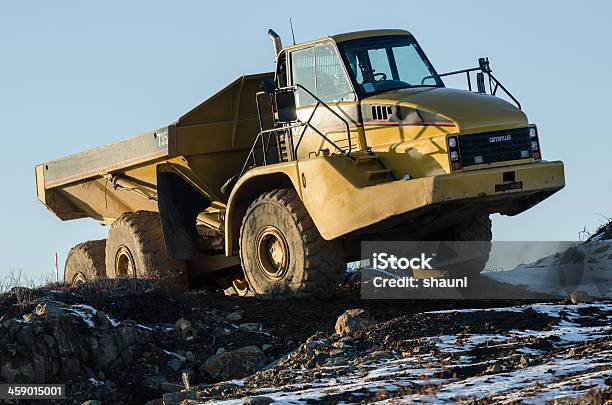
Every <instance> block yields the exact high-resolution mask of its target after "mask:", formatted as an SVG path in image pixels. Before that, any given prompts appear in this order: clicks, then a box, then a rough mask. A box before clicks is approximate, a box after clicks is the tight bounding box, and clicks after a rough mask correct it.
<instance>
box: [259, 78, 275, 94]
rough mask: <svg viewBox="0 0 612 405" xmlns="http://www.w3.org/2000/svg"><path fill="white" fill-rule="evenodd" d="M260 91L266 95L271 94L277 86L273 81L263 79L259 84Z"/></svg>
mask: <svg viewBox="0 0 612 405" xmlns="http://www.w3.org/2000/svg"><path fill="white" fill-rule="evenodd" d="M260 86H261V89H262V90H263V91H264V92H266V93H267V94H272V93H274V91H276V89H277V88H278V85H277V84H276V82H275V81H274V80H273V79H269V78H268V79H265V80H263V81H262V82H261V84H260Z"/></svg>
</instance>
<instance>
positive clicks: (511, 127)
mask: <svg viewBox="0 0 612 405" xmlns="http://www.w3.org/2000/svg"><path fill="white" fill-rule="evenodd" d="M268 35H269V37H270V38H271V40H272V43H273V46H274V51H275V57H276V70H275V72H270V73H262V74H255V75H247V76H242V77H240V78H239V79H237V80H235V81H234V82H232V83H231V84H230V85H228V86H227V87H226V88H224V89H223V90H221V91H220V92H218V93H217V94H215V95H214V96H212V97H210V98H209V99H208V100H206V101H204V102H203V103H202V104H200V105H199V106H197V107H196V108H194V109H193V110H191V111H189V112H188V113H186V114H185V115H183V116H181V117H180V118H179V119H178V120H177V121H175V122H174V123H173V124H170V125H168V126H166V127H163V128H159V129H156V130H154V131H151V132H147V133H144V134H142V135H139V136H136V137H134V138H130V139H127V140H124V141H120V142H116V143H113V144H110V145H106V146H101V147H98V148H94V149H91V150H88V151H85V152H81V153H78V154H75V155H71V156H68V157H66V158H63V159H59V160H52V161H49V162H46V163H44V164H41V165H38V166H36V183H37V194H38V198H39V199H40V201H42V203H43V204H45V205H46V206H47V207H48V209H49V210H51V211H52V212H53V213H55V214H56V215H57V216H58V217H59V218H60V219H61V220H72V219H78V218H86V217H87V218H93V219H95V220H97V221H99V222H100V223H102V224H109V225H110V229H109V232H108V237H107V239H105V240H98V241H89V242H85V243H82V244H79V245H77V246H75V247H74V248H72V249H71V250H70V252H69V254H68V257H67V260H66V265H65V270H64V274H65V275H64V278H65V281H66V282H68V283H80V282H85V281H88V280H92V279H95V278H104V277H107V278H120V277H141V278H162V279H163V278H165V279H168V280H175V281H176V282H177V283H182V284H183V285H184V283H187V282H192V281H193V280H196V279H198V280H199V279H202V278H205V279H206V280H212V281H214V282H217V283H219V285H221V286H222V287H223V288H225V289H226V290H227V291H228V292H229V291H234V292H235V293H237V294H240V295H244V294H256V295H266V296H271V297H287V296H315V297H328V296H330V295H331V294H332V293H333V292H334V290H335V288H336V286H337V285H338V283H339V281H340V280H341V279H342V277H343V274H344V270H345V266H346V265H345V263H347V262H350V261H354V260H358V259H359V251H360V242H361V241H364V240H379V241H381V240H383V241H384V240H445V241H449V240H475V241H485V242H490V240H491V222H490V220H489V215H490V214H492V213H501V214H503V215H516V214H519V213H521V212H523V211H525V210H527V209H529V208H530V207H532V206H534V205H535V204H537V203H539V202H540V201H542V200H544V199H546V198H547V197H549V196H550V195H552V194H553V193H555V192H557V191H558V190H560V189H561V188H563V187H564V173H563V163H562V162H559V161H544V160H542V152H541V145H540V136H539V134H538V130H537V128H536V126H535V125H533V124H530V123H529V121H528V120H527V117H526V115H525V113H524V112H523V111H522V110H521V106H520V104H519V102H518V101H517V100H516V99H515V98H514V97H513V96H512V95H511V94H510V93H509V92H508V90H507V89H506V88H505V87H504V86H503V85H502V84H501V83H500V82H499V81H498V80H497V79H496V78H495V77H494V76H493V74H492V70H491V68H490V65H489V62H488V59H486V58H481V59H479V64H478V67H474V68H471V69H464V70H459V71H455V72H449V73H445V74H438V73H437V72H436V70H435V69H434V67H433V66H432V64H431V63H430V62H429V60H428V58H427V56H426V55H425V53H424V52H423V50H422V49H421V47H420V46H419V44H418V43H417V41H416V40H415V38H414V36H413V35H411V34H410V33H409V32H407V31H403V30H376V31H363V32H354V33H348V34H341V35H334V36H329V37H325V38H322V39H318V40H314V41H310V42H306V43H302V44H298V45H292V46H289V47H285V48H283V47H282V45H281V40H280V38H279V37H278V35H276V34H275V33H274V31H272V30H270V31H269V32H268ZM453 74H464V75H465V76H466V78H467V86H466V87H467V89H466V90H459V89H451V88H447V87H445V85H444V82H443V77H445V76H449V75H453ZM498 93H499V95H502V93H503V96H504V99H507V100H509V101H505V100H504V99H502V98H501V97H499V96H498ZM486 246H488V249H490V243H488V244H487V245H486ZM482 256H483V257H484V258H485V259H486V257H488V251H487V252H483V255H482ZM485 261H486V260H481V261H480V262H478V263H476V262H475V263H474V265H473V267H472V268H471V269H470V270H469V271H470V272H473V273H475V274H477V273H478V272H480V271H481V270H482V268H483V266H484V263H485Z"/></svg>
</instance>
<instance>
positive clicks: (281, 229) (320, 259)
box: [240, 189, 344, 298]
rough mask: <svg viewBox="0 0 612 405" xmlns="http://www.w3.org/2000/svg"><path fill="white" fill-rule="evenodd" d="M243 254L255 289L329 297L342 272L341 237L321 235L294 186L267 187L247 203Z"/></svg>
mask: <svg viewBox="0 0 612 405" xmlns="http://www.w3.org/2000/svg"><path fill="white" fill-rule="evenodd" d="M240 260H241V262H242V268H243V270H244V274H245V277H246V279H247V282H248V284H249V286H250V288H251V290H253V292H254V293H255V294H257V295H264V296H267V297H270V298H286V297H290V296H297V297H317V298H328V297H330V296H331V295H332V294H333V293H334V292H335V290H336V287H337V285H338V284H339V283H340V281H341V280H342V277H343V275H344V253H343V249H342V243H341V242H340V241H339V240H334V241H326V240H325V239H323V237H321V235H320V234H319V231H318V230H317V228H316V226H315V225H314V223H313V221H312V219H311V218H310V215H308V212H307V211H306V208H305V207H304V204H303V203H302V201H301V200H300V198H299V197H298V195H297V193H296V192H295V191H294V190H291V189H280V190H274V191H270V192H267V193H264V194H262V195H261V196H260V197H259V198H258V199H257V200H255V201H254V202H253V203H252V204H251V205H250V206H249V208H248V209H247V211H246V214H245V216H244V218H243V221H242V226H241V229H240Z"/></svg>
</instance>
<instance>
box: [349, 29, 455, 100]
mask: <svg viewBox="0 0 612 405" xmlns="http://www.w3.org/2000/svg"><path fill="white" fill-rule="evenodd" d="M338 47H339V48H340V52H341V54H342V57H343V58H344V60H345V63H346V65H347V67H348V68H349V69H348V70H349V73H350V74H351V80H352V81H353V83H354V85H355V87H356V88H357V90H358V91H359V92H360V93H361V94H364V95H366V96H369V95H372V94H376V93H382V92H385V91H391V90H397V89H405V88H408V87H443V86H444V84H443V83H442V80H440V77H439V76H438V74H437V73H436V71H435V70H434V68H433V67H432V66H431V64H430V63H429V61H428V60H427V57H426V56H425V54H424V53H423V51H422V50H421V48H420V47H419V45H418V44H417V43H416V41H415V40H414V38H412V37H410V36H404V35H402V36H381V37H374V38H366V39H357V40H353V41H347V42H343V43H340V44H338Z"/></svg>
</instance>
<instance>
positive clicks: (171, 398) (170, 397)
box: [163, 391, 196, 405]
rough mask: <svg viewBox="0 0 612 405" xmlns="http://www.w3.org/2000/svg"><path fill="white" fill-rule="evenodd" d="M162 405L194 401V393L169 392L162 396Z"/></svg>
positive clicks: (175, 404)
mask: <svg viewBox="0 0 612 405" xmlns="http://www.w3.org/2000/svg"><path fill="white" fill-rule="evenodd" d="M163 399H164V405H178V404H180V403H181V401H184V400H186V399H196V393H195V391H181V392H170V393H168V394H164V397H163Z"/></svg>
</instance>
